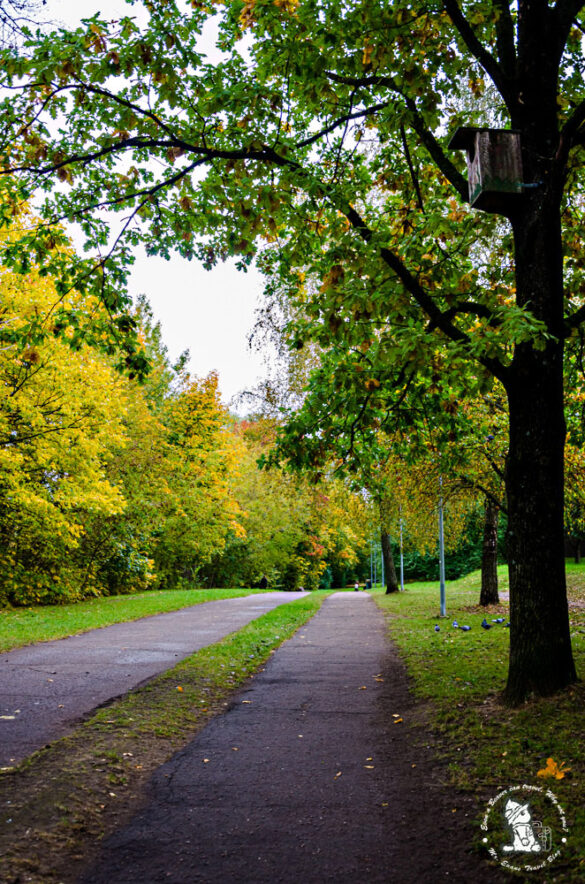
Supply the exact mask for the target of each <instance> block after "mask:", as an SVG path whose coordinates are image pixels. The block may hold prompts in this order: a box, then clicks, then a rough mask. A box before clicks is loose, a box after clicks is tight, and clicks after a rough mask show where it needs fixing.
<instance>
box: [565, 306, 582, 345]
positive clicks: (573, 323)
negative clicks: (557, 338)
mask: <svg viewBox="0 0 585 884" xmlns="http://www.w3.org/2000/svg"><path fill="white" fill-rule="evenodd" d="M583 322H585V304H583V306H582V307H579V309H578V310H575V312H574V313H572V314H571V315H570V316H567V317H566V319H565V323H564V325H565V334H564V337H566V338H568V337H569V335H570V334H571V332H572V331H573V329H575V328H579V326H580V325H581V324H582V323H583Z"/></svg>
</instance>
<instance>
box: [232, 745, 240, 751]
mask: <svg viewBox="0 0 585 884" xmlns="http://www.w3.org/2000/svg"><path fill="white" fill-rule="evenodd" d="M239 751H240V747H239V746H232V752H239Z"/></svg>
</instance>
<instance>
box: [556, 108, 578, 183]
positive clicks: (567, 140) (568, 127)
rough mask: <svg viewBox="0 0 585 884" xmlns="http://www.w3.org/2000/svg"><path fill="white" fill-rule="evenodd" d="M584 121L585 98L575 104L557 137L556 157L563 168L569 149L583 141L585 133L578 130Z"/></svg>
mask: <svg viewBox="0 0 585 884" xmlns="http://www.w3.org/2000/svg"><path fill="white" fill-rule="evenodd" d="M584 123H585V98H584V99H583V100H582V101H581V102H580V104H578V105H577V107H576V108H575V110H574V111H573V113H572V114H571V116H570V117H569V119H568V120H567V122H566V123H565V125H564V126H563V128H562V131H561V137H560V139H559V149H558V151H557V156H556V159H557V161H558V163H559V164H560V166H561V168H564V167H565V165H566V163H567V160H568V158H569V153H570V152H571V149H572V148H573V147H574V146H575V145H576V144H582V143H583V137H584V135H585V133H582V132H580V129H581V128H582V126H583V124H584Z"/></svg>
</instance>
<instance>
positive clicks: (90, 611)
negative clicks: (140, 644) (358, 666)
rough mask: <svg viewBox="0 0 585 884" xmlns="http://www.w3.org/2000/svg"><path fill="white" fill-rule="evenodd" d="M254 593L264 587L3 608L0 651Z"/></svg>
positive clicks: (174, 591)
mask: <svg viewBox="0 0 585 884" xmlns="http://www.w3.org/2000/svg"><path fill="white" fill-rule="evenodd" d="M251 592H261V590H251V589H166V590H161V591H156V590H155V591H150V592H140V593H137V594H136V595H116V596H110V597H109V598H100V599H89V600H88V601H85V602H77V603H75V604H70V605H51V606H41V605H36V606H34V607H30V608H3V609H0V652H2V651H9V650H10V649H11V648H21V647H23V646H24V645H30V644H33V643H34V642H45V641H50V640H51V639H54V638H63V637H65V636H67V635H76V634H77V633H80V632H87V631H88V630H90V629H98V628H99V627H101V626H111V624H112V623H123V622H125V621H127V620H139V619H140V617H150V616H151V615H152V614H162V613H164V612H165V611H177V610H178V609H179V608H188V607H189V606H190V605H199V604H201V603H202V602H211V601H216V600H217V599H231V598H237V597H238V596H244V595H249V594H250V593H251Z"/></svg>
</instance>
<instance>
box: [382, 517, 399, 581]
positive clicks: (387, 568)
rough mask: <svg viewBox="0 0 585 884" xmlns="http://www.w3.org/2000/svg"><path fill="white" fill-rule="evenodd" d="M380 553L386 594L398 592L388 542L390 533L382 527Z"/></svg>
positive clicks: (394, 568)
mask: <svg viewBox="0 0 585 884" xmlns="http://www.w3.org/2000/svg"><path fill="white" fill-rule="evenodd" d="M381 540H382V555H383V557H384V575H385V578H386V595H388V594H389V593H391V592H398V590H399V587H398V579H397V577H396V567H395V565H394V556H393V555H392V544H391V543H390V535H389V534H388V532H387V531H384V529H383V528H382V531H381Z"/></svg>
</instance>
